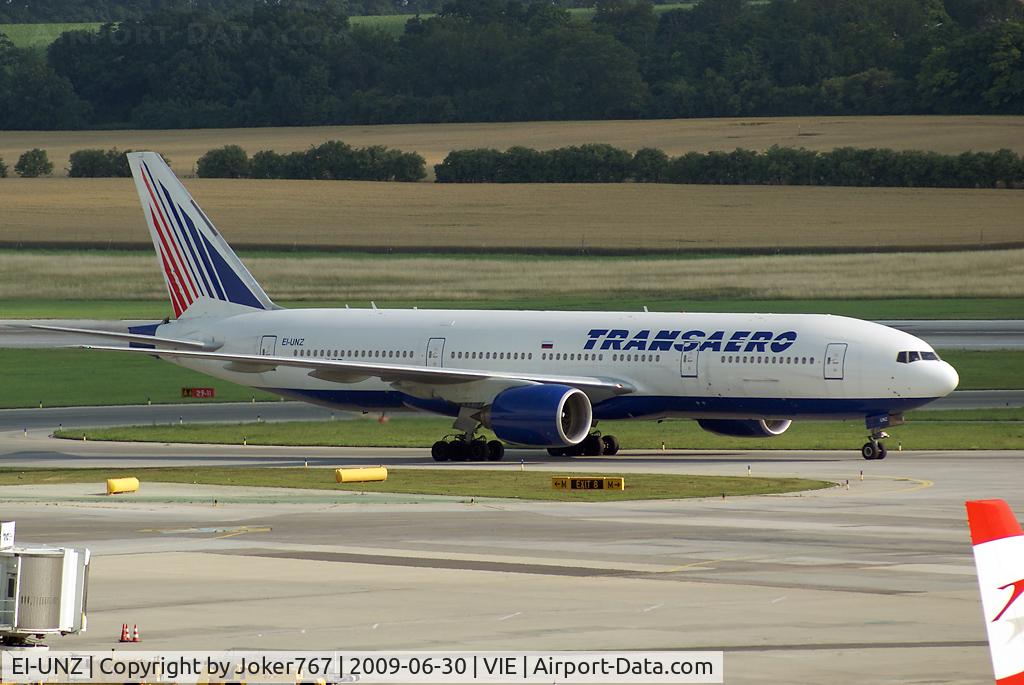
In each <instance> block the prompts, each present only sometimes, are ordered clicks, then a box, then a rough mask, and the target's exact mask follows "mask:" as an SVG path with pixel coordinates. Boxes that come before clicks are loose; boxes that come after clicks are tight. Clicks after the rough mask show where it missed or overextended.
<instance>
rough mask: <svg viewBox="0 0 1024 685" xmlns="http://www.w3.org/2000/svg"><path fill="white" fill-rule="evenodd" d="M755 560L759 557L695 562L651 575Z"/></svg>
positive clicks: (725, 558)
mask: <svg viewBox="0 0 1024 685" xmlns="http://www.w3.org/2000/svg"><path fill="white" fill-rule="evenodd" d="M754 559H757V557H722V558H721V559H705V560H704V561H695V562H693V563H691V564H683V565H681V566H673V567H672V568H666V569H662V570H660V571H651V573H676V572H678V571H685V570H687V569H691V568H698V567H700V566H707V565H708V564H722V563H725V562H729V561H753V560H754Z"/></svg>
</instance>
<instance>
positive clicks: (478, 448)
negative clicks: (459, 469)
mask: <svg viewBox="0 0 1024 685" xmlns="http://www.w3.org/2000/svg"><path fill="white" fill-rule="evenodd" d="M468 447H469V449H468V450H467V451H468V452H469V460H472V461H483V460H484V459H487V458H488V457H490V451H489V450H488V447H487V443H486V442H484V441H483V440H474V441H473V442H472V443H470V444H469V445H468Z"/></svg>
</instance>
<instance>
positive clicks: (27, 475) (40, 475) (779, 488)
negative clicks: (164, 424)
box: [0, 467, 833, 502]
mask: <svg viewBox="0 0 1024 685" xmlns="http://www.w3.org/2000/svg"><path fill="white" fill-rule="evenodd" d="M118 475H122V474H119V473H116V472H114V471H111V470H110V469H61V470H47V469H24V470H22V469H0V485H30V484H55V483H97V484H99V483H102V482H103V481H104V480H106V479H107V478H112V477H117V476H118ZM123 475H132V476H135V477H137V478H138V479H139V481H140V482H141V483H142V485H141V488H140V492H143V493H144V492H145V488H146V485H145V484H146V483H151V482H160V483H201V484H208V485H236V486H251V487H278V488H282V487H283V488H305V489H314V490H345V491H356V492H396V493H415V494H426V495H451V496H458V497H505V498H509V497H511V498H517V499H531V500H556V501H567V502H596V501H601V502H615V501H623V500H638V499H685V498H691V497H722V496H725V495H727V496H730V497H735V496H738V495H765V494H777V493H783V492H799V491H802V490H817V489H820V488H827V487H830V486H832V485H833V484H832V483H829V482H826V481H820V480H805V479H801V478H748V477H735V476H687V475H662V474H648V473H637V474H629V475H628V476H627V477H626V489H625V490H618V491H616V490H607V491H602V492H595V491H562V490H554V489H553V488H552V487H551V476H552V474H551V473H550V472H540V471H511V470H484V469H458V468H455V469H389V470H388V479H387V480H386V481H384V482H382V483H345V484H344V485H338V484H337V483H335V482H334V470H333V469H323V468H312V469H305V468H302V469H298V468H280V469H277V468H275V469H266V468H256V469H252V468H242V467H229V468H223V467H183V468H143V469H133V470H131V472H130V474H129V472H124V474H123ZM559 475H567V476H568V475H577V474H574V473H572V472H566V473H563V474H559ZM578 475H591V476H592V475H593V474H578ZM608 475H619V474H608Z"/></svg>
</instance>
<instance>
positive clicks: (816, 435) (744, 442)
mask: <svg viewBox="0 0 1024 685" xmlns="http://www.w3.org/2000/svg"><path fill="white" fill-rule="evenodd" d="M1002 411H1003V410H993V411H991V412H988V417H989V418H988V419H980V418H978V417H981V416H984V414H983V413H974V412H965V413H963V414H962V415H961V414H959V413H958V412H943V413H944V414H946V416H947V418H945V419H934V418H928V412H918V413H915V414H913V415H911V417H910V422H909V423H907V424H906V425H903V426H898V427H896V428H893V429H891V430H890V431H889V432H890V433H891V434H892V438H890V439H889V440H888V442H887V446H888V447H889V448H890V450H898V449H900V447H901V446H902V448H903V449H907V450H948V449H957V450H980V449H1003V450H1013V449H1024V421H1022V420H1021V419H1020V411H1019V410H1006V411H1007V412H1008V413H1007V414H1005V415H1004V414H1002V413H1001V412H1002ZM953 416H956V417H957V418H948V417H953ZM1008 417H1016V418H1008ZM919 418H920V419H921V420H918V419H919ZM968 422H969V425H965V423H968ZM599 428H600V429H601V430H602V431H603V432H605V433H610V434H613V435H615V436H617V437H618V438H619V440H620V442H621V443H622V446H623V449H654V450H659V449H661V446H662V444H664V445H665V448H666V449H699V450H740V449H742V450H747V449H753V450H762V449H764V450H777V449H781V450H833V449H839V450H856V449H859V447H860V446H861V444H863V443H864V441H865V437H866V431H865V429H864V424H863V422H861V421H805V422H794V423H793V425H792V427H791V428H790V429H789V430H788V431H786V432H785V433H784V434H782V435H780V436H777V437H774V438H763V439H744V438H728V437H724V436H719V435H714V434H712V433H708V432H706V431H704V430H703V429H701V428H700V427H699V426H698V425H697V423H696V422H695V421H663V422H660V423H657V422H652V421H602V422H601V423H600V424H599ZM451 432H452V429H451V421H450V420H448V419H440V418H419V417H415V418H414V417H400V418H396V419H394V420H392V421H388V422H386V423H383V424H382V423H378V422H377V421H375V420H368V419H354V420H337V421H289V422H280V423H242V424H185V425H177V424H172V425H155V426H126V427H119V428H94V429H84V430H81V429H76V430H64V431H59V432H58V433H56V435H57V436H58V437H61V438H67V439H72V440H81V439H82V437H83V436H85V437H86V438H87V439H89V440H113V441H123V442H170V443H194V444H203V443H207V444H228V445H241V444H243V442H245V443H247V444H249V445H290V446H323V447H332V446H345V447H429V446H430V445H432V444H433V443H434V441H435V440H438V439H439V438H440V437H441V436H443V435H446V434H448V433H451ZM482 434H484V435H486V436H488V437H489V438H490V437H491V436H492V434H491V433H489V432H487V431H482Z"/></svg>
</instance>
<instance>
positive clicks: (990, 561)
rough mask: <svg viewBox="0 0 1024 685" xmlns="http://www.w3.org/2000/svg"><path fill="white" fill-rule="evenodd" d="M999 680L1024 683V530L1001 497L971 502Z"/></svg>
mask: <svg viewBox="0 0 1024 685" xmlns="http://www.w3.org/2000/svg"><path fill="white" fill-rule="evenodd" d="M967 521H968V523H969V525H970V528H971V542H972V544H973V545H974V562H975V564H976V566H977V569H978V585H979V586H980V588H981V604H982V607H983V609H984V612H985V628H986V629H987V630H988V642H989V649H990V651H991V653H992V668H993V670H994V672H995V678H996V683H997V685H1024V599H1022V597H1024V531H1022V530H1021V526H1020V523H1019V522H1018V521H1017V518H1016V517H1015V516H1014V515H1013V511H1012V510H1011V509H1010V506H1009V505H1008V504H1007V503H1006V502H1004V501H1003V500H998V499H996V500H976V501H971V502H967Z"/></svg>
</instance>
